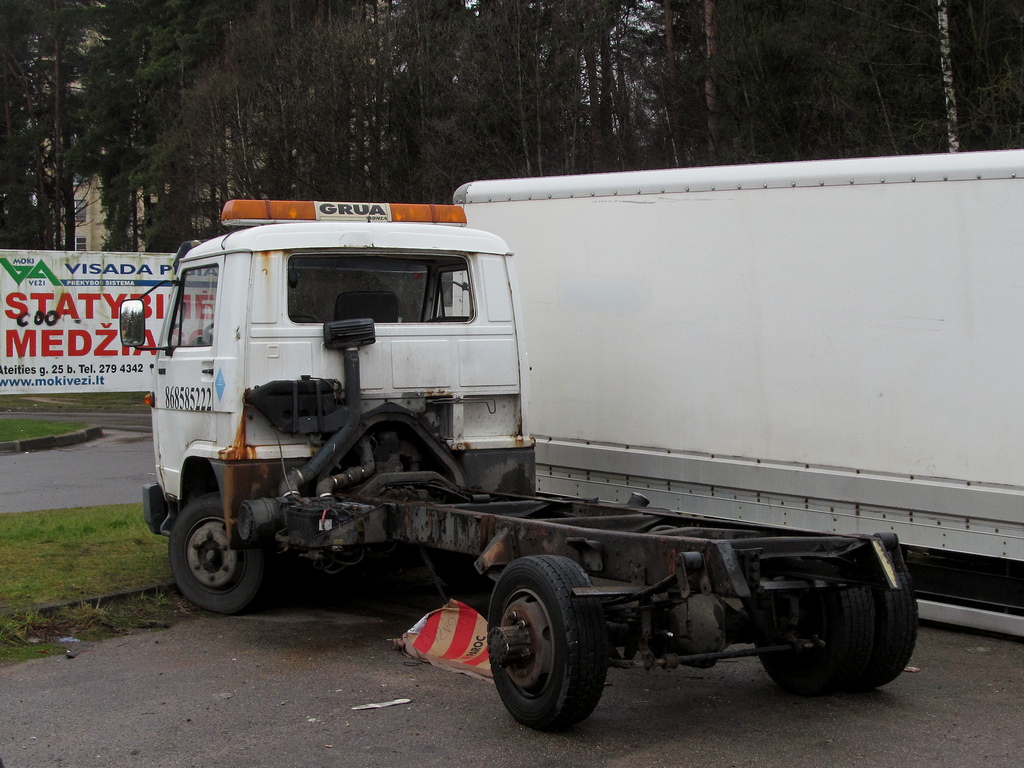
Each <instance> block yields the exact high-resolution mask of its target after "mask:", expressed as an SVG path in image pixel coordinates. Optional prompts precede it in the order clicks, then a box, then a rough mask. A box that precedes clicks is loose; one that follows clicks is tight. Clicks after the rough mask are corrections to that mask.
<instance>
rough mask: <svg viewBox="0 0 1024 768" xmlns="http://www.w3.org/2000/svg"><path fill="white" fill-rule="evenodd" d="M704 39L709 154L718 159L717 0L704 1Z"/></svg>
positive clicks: (713, 158)
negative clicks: (705, 46)
mask: <svg viewBox="0 0 1024 768" xmlns="http://www.w3.org/2000/svg"><path fill="white" fill-rule="evenodd" d="M704 38H705V40H706V41H707V74H706V76H705V80H704V98H705V102H706V104H707V107H708V154H709V155H710V156H711V159H712V160H717V159H718V92H717V90H716V88H715V63H716V61H715V57H716V54H717V53H718V43H717V41H716V39H715V0H704Z"/></svg>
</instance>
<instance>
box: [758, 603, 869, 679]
mask: <svg viewBox="0 0 1024 768" xmlns="http://www.w3.org/2000/svg"><path fill="white" fill-rule="evenodd" d="M799 610H800V616H799V620H798V627H797V634H798V635H799V636H800V637H801V638H812V637H817V638H819V639H820V640H822V641H823V642H824V646H822V647H818V648H813V649H808V650H802V651H799V652H796V651H794V652H792V653H772V654H765V655H764V656H762V657H761V665H762V666H763V667H764V668H765V671H766V672H767V673H768V676H769V677H771V679H772V680H774V681H775V682H776V683H777V684H778V686H779V687H780V688H783V689H784V690H787V691H789V692H790V693H795V694H798V695H800V696H817V695H820V694H824V693H830V692H832V691H835V690H839V689H846V688H848V687H849V686H850V685H852V684H853V681H854V680H856V679H857V677H858V676H860V675H862V674H863V672H864V670H865V669H866V668H867V665H868V661H869V659H870V658H871V650H872V645H873V642H874V632H875V608H874V602H873V600H872V597H871V590H870V589H868V588H866V587H851V588H847V589H827V590H823V589H814V590H810V591H809V592H807V593H806V594H805V595H804V596H803V597H802V598H801V599H800V607H799Z"/></svg>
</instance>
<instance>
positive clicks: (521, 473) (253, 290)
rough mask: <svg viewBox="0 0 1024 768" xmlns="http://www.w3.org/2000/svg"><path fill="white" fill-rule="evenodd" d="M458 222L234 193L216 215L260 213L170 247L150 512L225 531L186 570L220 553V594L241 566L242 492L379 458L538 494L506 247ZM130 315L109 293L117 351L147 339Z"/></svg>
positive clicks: (157, 368)
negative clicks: (170, 298) (171, 286)
mask: <svg viewBox="0 0 1024 768" xmlns="http://www.w3.org/2000/svg"><path fill="white" fill-rule="evenodd" d="M297 205H298V209H297V207H296V206H297ZM297 210H298V212H296V211H297ZM298 217H306V218H305V220H301V219H300V218H298ZM399 218H402V219H405V220H404V221H395V220H394V219H399ZM460 218H461V222H464V216H463V215H462V210H461V208H459V207H457V206H389V205H385V204H352V203H315V204H314V203H305V204H294V203H274V202H268V201H232V202H229V203H228V204H227V205H226V206H225V209H224V219H225V221H226V222H228V223H231V222H241V223H243V224H261V225H259V226H251V227H248V228H245V229H241V230H239V231H234V232H231V233H229V234H227V235H225V236H223V237H218V238H215V239H213V240H209V241H206V242H204V243H199V244H195V245H191V244H186V245H185V246H183V248H182V251H180V252H179V263H178V264H177V279H176V283H177V290H176V293H175V299H174V303H173V311H172V312H171V313H170V316H169V318H168V320H167V322H166V325H165V327H164V328H163V329H162V330H160V331H159V335H158V336H156V337H151V338H156V345H155V347H156V350H157V355H156V358H155V362H154V364H153V374H154V376H153V382H154V383H153V392H152V395H151V405H152V407H153V431H154V445H155V452H156V469H157V475H158V479H159V485H154V486H150V487H148V488H147V490H146V493H145V496H144V498H145V507H146V519H147V522H148V524H149V526H150V528H151V529H152V530H153V531H154V532H160V533H163V534H165V535H171V533H172V531H173V530H174V528H175V525H176V520H177V518H178V517H179V516H180V515H181V514H182V512H183V511H184V510H185V509H186V508H187V506H188V505H189V504H190V503H193V502H197V501H198V500H200V499H204V500H205V501H204V504H205V505H206V506H208V507H212V506H213V505H214V504H216V505H219V507H220V509H221V510H222V512H223V516H222V519H223V521H224V523H223V524H222V525H221V526H220V527H217V526H216V524H214V525H213V526H212V527H211V526H210V525H209V524H208V525H207V530H202V531H200V532H199V533H197V534H196V535H200V536H207V535H208V534H212V535H213V538H214V539H216V541H217V544H218V547H217V551H216V552H207V553H206V554H205V557H206V558H207V560H208V562H204V563H198V561H197V562H193V563H191V566H196V565H197V563H198V565H200V570H203V569H209V568H212V567H213V565H217V571H218V573H217V574H213V573H212V572H211V573H210V574H207V576H209V577H210V578H212V583H213V585H214V587H215V588H216V589H222V590H224V591H227V588H228V587H230V586H231V585H232V580H233V579H235V578H237V577H238V576H237V574H233V573H231V572H230V571H231V568H228V569H227V570H226V571H225V570H224V569H223V567H222V565H223V562H227V561H228V560H232V559H234V560H237V559H239V558H241V557H242V555H236V554H234V553H232V552H229V551H228V550H231V549H234V548H235V547H238V546H239V545H240V542H239V540H238V537H237V534H236V532H235V530H234V528H235V526H234V521H235V519H236V516H237V513H238V511H239V507H240V506H241V505H242V503H243V502H244V501H246V500H247V499H253V498H259V497H266V496H275V495H277V494H278V492H279V490H280V491H283V492H288V491H293V492H296V493H297V492H300V491H301V492H302V493H303V494H309V495H315V494H316V493H324V492H327V491H325V490H324V489H325V488H326V487H327V486H330V490H335V489H338V488H340V487H349V486H350V487H356V486H358V485H359V484H360V481H365V480H366V479H367V478H369V477H370V476H371V475H380V474H381V472H382V470H386V471H387V472H389V473H394V472H413V473H416V472H421V473H424V472H430V473H436V474H437V475H440V476H441V477H443V478H444V479H445V480H447V481H449V482H451V483H453V484H455V485H457V486H460V487H464V488H470V489H479V490H480V491H481V492H514V493H532V492H533V489H534V462H533V441H532V440H531V438H530V437H529V432H528V429H527V423H526V415H525V409H524V405H523V403H524V393H525V389H526V377H525V371H526V370H527V366H526V361H525V354H524V352H523V346H522V343H521V337H522V329H521V320H520V310H519V305H518V298H517V296H516V294H515V291H514V290H513V286H514V285H515V274H514V269H513V264H512V258H511V253H510V252H509V249H508V247H507V246H506V244H505V243H504V242H503V241H502V240H501V239H500V238H498V237H496V236H494V235H491V234H488V233H485V232H480V231H477V230H473V229H467V228H464V227H461V226H450V225H449V224H459V223H461V222H460ZM318 219H319V220H318ZM282 220H284V221H288V222H289V223H266V222H278V221H282ZM422 222H429V223H422ZM143 312H144V308H143V307H142V306H141V302H138V303H134V302H125V304H124V305H122V311H121V316H122V320H121V322H122V338H123V341H124V342H125V343H126V344H128V345H134V346H140V345H141V344H142V343H143V340H144V339H145V329H144V315H143ZM332 334H333V336H332ZM339 433H341V434H342V437H338V435H339ZM332 439H333V440H334V444H330V445H329V443H330V442H331V440H332ZM317 456H319V457H320V458H319V459H317V460H315V461H314V457H317ZM338 470H342V471H347V472H348V474H347V475H346V476H345V477H343V478H342V477H338ZM332 473H333V474H332ZM332 477H333V478H334V479H333V480H332V479H331V478H332ZM325 483H326V485H324V484H325ZM214 494H216V497H214V496H213V495H214ZM196 543H197V542H192V544H193V546H192V548H193V549H195V548H196V547H195V546H194V545H195V544H196ZM186 559H187V558H186ZM172 564H173V557H172ZM229 565H230V563H229ZM193 570H195V568H194V567H193ZM175 575H176V577H178V581H179V584H180V583H181V581H182V579H181V578H180V575H179V574H177V573H176V574H175ZM208 581H209V579H208Z"/></svg>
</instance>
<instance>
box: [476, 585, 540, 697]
mask: <svg viewBox="0 0 1024 768" xmlns="http://www.w3.org/2000/svg"><path fill="white" fill-rule="evenodd" d="M492 638H493V640H494V642H493V643H491V642H490V641H491V639H492ZM488 641H489V642H488V652H489V653H490V655H491V658H492V660H493V661H495V663H497V664H498V666H500V667H504V668H505V670H506V672H507V673H508V675H509V677H510V678H511V680H512V681H513V682H514V683H515V684H516V685H517V686H518V687H519V688H521V689H523V690H524V691H527V692H534V691H539V690H541V689H542V688H543V686H544V684H545V682H546V681H547V679H548V677H549V676H550V675H551V672H552V669H553V666H554V658H553V656H554V643H553V638H552V630H551V618H550V616H548V612H547V610H546V609H545V608H544V605H543V603H541V601H540V599H539V598H538V597H537V595H535V594H534V593H533V592H531V591H528V590H523V591H521V592H519V593H517V594H516V595H514V596H513V597H512V599H511V600H510V601H509V603H508V605H507V606H506V608H505V611H504V613H503V614H502V618H501V626H499V627H494V628H493V629H491V631H490V633H489V634H488ZM495 657H496V658H495Z"/></svg>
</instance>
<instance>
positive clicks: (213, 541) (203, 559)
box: [169, 493, 264, 614]
mask: <svg viewBox="0 0 1024 768" xmlns="http://www.w3.org/2000/svg"><path fill="white" fill-rule="evenodd" d="M169 557H170V561H171V573H172V574H173V575H174V580H175V581H176V582H177V584H178V589H180V590H181V592H182V594H184V595H185V597H187V598H188V599H189V600H191V601H192V602H193V603H195V604H196V605H198V606H199V607H200V608H205V609H206V610H208V611H213V612H214V613H227V614H231V613H238V612H239V611H242V610H244V609H245V608H246V607H247V606H248V605H249V604H250V603H251V602H252V601H253V600H254V599H255V598H256V595H257V594H258V593H259V590H260V585H261V584H262V582H263V561H264V557H263V550H261V549H231V548H230V547H229V546H228V535H227V528H226V526H225V524H224V511H223V507H222V506H221V500H220V496H219V495H218V494H216V493H209V494H206V495H205V496H200V497H198V498H196V499H193V500H192V501H190V502H189V503H188V504H186V505H185V508H184V509H183V510H182V511H181V514H179V515H178V518H177V520H175V522H174V527H173V528H172V529H171V540H170V544H169Z"/></svg>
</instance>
